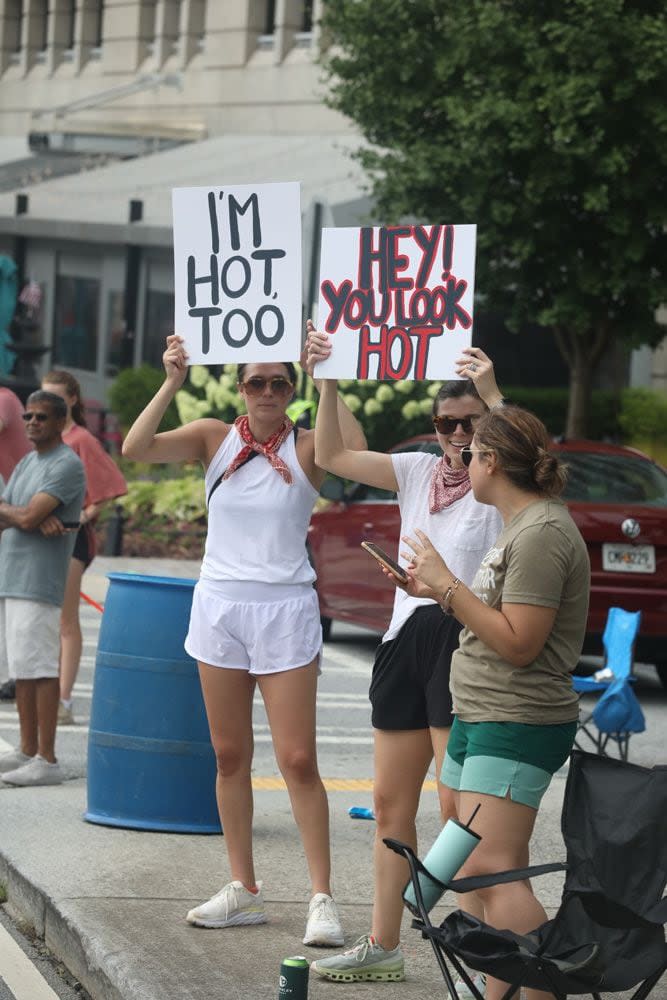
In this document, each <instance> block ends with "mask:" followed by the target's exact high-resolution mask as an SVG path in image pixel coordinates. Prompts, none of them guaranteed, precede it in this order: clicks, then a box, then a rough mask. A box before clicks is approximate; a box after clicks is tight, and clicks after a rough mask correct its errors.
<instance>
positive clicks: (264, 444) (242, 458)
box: [222, 415, 294, 485]
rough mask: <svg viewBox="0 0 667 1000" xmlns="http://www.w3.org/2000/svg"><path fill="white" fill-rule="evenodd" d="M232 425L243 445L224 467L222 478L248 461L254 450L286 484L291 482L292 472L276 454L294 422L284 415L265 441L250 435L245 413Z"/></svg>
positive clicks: (227, 477)
mask: <svg viewBox="0 0 667 1000" xmlns="http://www.w3.org/2000/svg"><path fill="white" fill-rule="evenodd" d="M234 427H236V430H237V431H238V434H239V437H240V438H241V440H242V441H243V443H244V447H243V448H241V450H240V452H239V453H238V455H237V456H236V458H234V459H233V460H232V461H231V463H230V464H229V465H228V466H227V468H226V469H225V474H224V475H223V477H222V478H223V479H229V477H230V476H231V474H232V473H233V472H236V470H237V469H238V468H239V467H240V466H241V465H243V463H244V462H247V461H248V458H249V457H250V455H252V453H253V452H254V451H256V452H257V453H258V454H259V455H263V456H264V458H266V459H267V460H268V461H269V462H270V463H271V465H272V466H273V468H274V469H275V470H276V472H278V473H279V474H280V475H281V476H282V477H283V479H284V480H285V482H286V483H288V485H291V483H292V473H291V472H290V470H289V468H288V466H287V465H286V464H285V462H283V460H282V458H280V456H279V455H277V454H276V452H277V451H278V449H279V448H280V446H281V444H282V443H283V441H285V440H286V439H287V438H288V437H289V436H290V434H291V432H292V428H293V427H294V424H293V423H292V421H291V420H290V418H289V417H285V419H284V421H283V423H282V424H281V425H280V427H279V428H278V430H277V431H276V433H275V434H272V435H271V437H270V438H268V440H266V441H255V439H254V437H253V436H252V431H251V430H250V422H249V420H248V417H247V415H245V416H243V417H237V418H236V420H235V421H234Z"/></svg>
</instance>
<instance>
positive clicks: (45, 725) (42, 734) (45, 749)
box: [34, 677, 60, 764]
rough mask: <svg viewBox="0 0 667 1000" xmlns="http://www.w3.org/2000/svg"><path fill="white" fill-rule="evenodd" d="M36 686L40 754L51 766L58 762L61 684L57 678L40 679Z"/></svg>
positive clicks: (35, 682)
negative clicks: (56, 750) (56, 749)
mask: <svg viewBox="0 0 667 1000" xmlns="http://www.w3.org/2000/svg"><path fill="white" fill-rule="evenodd" d="M34 684H35V685H36V704H37V745H38V753H39V755H40V756H41V757H43V758H44V760H48V762H49V764H55V762H56V753H55V747H56V725H57V721H58V700H59V690H60V682H59V681H58V678H57V677H40V678H39V680H37V681H34Z"/></svg>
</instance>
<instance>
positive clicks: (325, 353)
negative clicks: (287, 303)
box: [299, 319, 331, 378]
mask: <svg viewBox="0 0 667 1000" xmlns="http://www.w3.org/2000/svg"><path fill="white" fill-rule="evenodd" d="M330 354H331V343H330V341H329V337H328V336H327V334H326V333H320V332H319V330H316V329H315V324H314V323H313V321H312V320H311V319H309V320H308V321H307V322H306V343H305V344H304V347H303V351H302V352H301V358H300V361H299V363H300V365H301V367H302V368H303V369H304V371H306V372H308V374H309V375H310V377H311V378H313V371H314V369H315V365H316V364H319V362H320V361H326V359H327V358H328V357H329V355H330Z"/></svg>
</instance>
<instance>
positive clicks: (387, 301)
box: [316, 226, 477, 380]
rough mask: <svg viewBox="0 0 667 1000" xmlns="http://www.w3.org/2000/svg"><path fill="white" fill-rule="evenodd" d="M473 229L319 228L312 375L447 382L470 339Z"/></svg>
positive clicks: (455, 227) (473, 252) (441, 227)
mask: <svg viewBox="0 0 667 1000" xmlns="http://www.w3.org/2000/svg"><path fill="white" fill-rule="evenodd" d="M476 231H477V227H476V226H396V227H393V228H372V227H365V228H362V229H324V230H323V231H322V252H321V261H322V263H321V266H320V293H319V305H318V311H317V327H318V329H319V330H322V331H324V332H325V333H328V334H330V335H331V342H332V351H331V355H330V356H329V358H328V359H327V360H326V361H324V362H322V363H321V364H319V365H318V366H317V368H316V375H317V377H318V378H359V379H394V380H398V379H449V378H456V377H457V376H456V374H455V370H454V362H455V360H456V358H457V357H458V356H459V354H460V351H461V349H462V348H463V347H469V346H470V342H471V337H472V315H473V292H474V284H475V237H476Z"/></svg>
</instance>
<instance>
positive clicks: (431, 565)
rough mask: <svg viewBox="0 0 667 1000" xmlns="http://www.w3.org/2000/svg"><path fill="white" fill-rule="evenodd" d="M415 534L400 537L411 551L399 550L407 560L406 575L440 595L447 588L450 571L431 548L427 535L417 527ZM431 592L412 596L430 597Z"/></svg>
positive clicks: (438, 554)
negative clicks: (415, 536) (411, 536)
mask: <svg viewBox="0 0 667 1000" xmlns="http://www.w3.org/2000/svg"><path fill="white" fill-rule="evenodd" d="M415 534H416V535H417V538H410V536H409V535H403V536H402V539H401V540H402V541H404V542H405V543H406V544H407V545H409V546H410V548H411V549H412V553H409V552H401V555H402V556H403V558H404V559H407V560H408V565H407V566H406V570H407V572H408V575H409V576H410V577H411V578H412V579H413V580H415V581H417V582H418V583H420V584H423V585H424V586H426V587H428V588H429V591H431V592H432V593H434V594H437V595H440V594H442V593H443V591H444V590H446V588H447V584H448V582H449V578H450V576H451V572H450V570H449V569H448V568H447V564H446V563H445V561H444V559H443V558H442V556H441V555H440V553H439V552H438V551H437V550H436V549H434V548H433V545H432V544H431V540H430V539H429V537H428V535H425V534H424V532H423V531H420V530H419V528H417V529H416V530H415ZM408 593H410V591H409V590H408ZM432 593H429V594H428V595H424V594H414V595H413V596H415V597H417V596H419V597H423V596H429V597H431V596H432Z"/></svg>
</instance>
